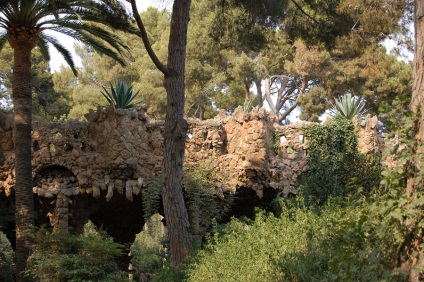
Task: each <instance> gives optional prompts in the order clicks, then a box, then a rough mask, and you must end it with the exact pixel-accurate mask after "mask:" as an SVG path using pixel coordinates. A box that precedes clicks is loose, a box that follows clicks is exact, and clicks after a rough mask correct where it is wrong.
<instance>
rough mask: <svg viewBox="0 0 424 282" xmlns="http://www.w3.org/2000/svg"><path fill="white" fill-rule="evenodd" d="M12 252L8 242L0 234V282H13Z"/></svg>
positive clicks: (13, 265) (4, 236) (0, 233)
mask: <svg viewBox="0 0 424 282" xmlns="http://www.w3.org/2000/svg"><path fill="white" fill-rule="evenodd" d="M13 257H14V252H13V249H12V246H11V245H10V242H9V240H8V239H7V238H6V235H4V234H3V233H2V232H0V281H15V264H14V262H13Z"/></svg>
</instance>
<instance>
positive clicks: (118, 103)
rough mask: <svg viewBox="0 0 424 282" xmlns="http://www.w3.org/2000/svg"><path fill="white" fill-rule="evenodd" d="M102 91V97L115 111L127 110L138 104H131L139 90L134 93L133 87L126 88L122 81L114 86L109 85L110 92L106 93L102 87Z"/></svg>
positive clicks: (126, 85)
mask: <svg viewBox="0 0 424 282" xmlns="http://www.w3.org/2000/svg"><path fill="white" fill-rule="evenodd" d="M103 90H104V91H101V93H102V94H103V96H104V97H105V98H106V99H107V100H108V102H109V103H111V104H113V105H114V106H115V108H117V109H128V108H131V107H134V106H135V105H136V104H138V103H140V102H138V103H132V101H133V100H134V98H135V97H137V95H138V93H139V92H140V90H139V91H137V92H136V93H134V92H133V86H132V85H131V86H128V84H127V83H126V82H125V81H123V80H118V81H117V82H116V83H115V86H114V85H113V84H112V83H110V91H108V90H107V89H106V88H105V87H103Z"/></svg>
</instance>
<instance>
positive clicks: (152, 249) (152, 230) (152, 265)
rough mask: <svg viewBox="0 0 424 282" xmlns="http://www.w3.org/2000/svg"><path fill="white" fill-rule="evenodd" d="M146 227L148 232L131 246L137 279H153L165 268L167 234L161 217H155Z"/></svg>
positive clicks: (136, 239) (138, 237)
mask: <svg viewBox="0 0 424 282" xmlns="http://www.w3.org/2000/svg"><path fill="white" fill-rule="evenodd" d="M146 226H148V227H147V230H144V231H142V232H141V233H139V234H138V235H137V237H136V238H135V241H134V243H133V244H132V246H131V254H132V255H133V258H132V261H131V262H132V266H133V269H134V274H135V277H140V276H144V277H146V278H148V277H151V276H152V275H153V274H154V273H156V272H157V271H159V270H160V269H161V268H162V267H163V265H164V261H165V255H166V252H165V250H166V248H165V245H166V244H165V239H166V234H164V232H163V226H162V222H161V216H160V215H159V214H155V215H153V216H152V217H151V218H150V219H149V220H148V221H147V224H146Z"/></svg>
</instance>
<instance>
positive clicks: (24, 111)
mask: <svg viewBox="0 0 424 282" xmlns="http://www.w3.org/2000/svg"><path fill="white" fill-rule="evenodd" d="M11 45H12V47H13V48H14V65H13V105H14V130H15V131H14V141H15V180H16V184H15V201H16V202H15V203H16V275H17V279H16V281H31V279H29V278H25V277H23V274H22V271H24V270H25V268H26V265H27V259H28V256H29V252H30V245H29V243H30V240H29V238H28V236H27V235H26V234H25V232H26V230H27V229H28V228H30V227H31V226H32V224H33V220H34V218H33V213H34V200H33V193H32V166H31V126H32V97H31V91H32V90H31V88H32V74H31V50H32V47H31V46H30V45H29V44H22V42H18V44H11Z"/></svg>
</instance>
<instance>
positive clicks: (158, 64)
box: [127, 0, 170, 75]
mask: <svg viewBox="0 0 424 282" xmlns="http://www.w3.org/2000/svg"><path fill="white" fill-rule="evenodd" d="M127 1H130V2H131V7H132V10H133V14H134V19H135V21H136V22H137V26H138V28H139V29H140V32H141V39H142V40H143V44H144V47H145V48H146V51H147V54H149V57H150V59H152V61H153V63H154V64H155V66H156V67H157V68H158V70H160V71H161V72H162V73H163V74H164V75H169V74H170V71H169V69H168V68H167V67H166V66H165V65H164V64H163V63H162V62H161V61H160V60H159V58H158V57H157V56H156V53H155V51H153V49H152V46H151V45H150V41H149V37H148V35H147V32H146V29H145V27H144V24H143V21H142V20H141V17H140V14H139V13H138V9H137V4H136V3H135V0H127Z"/></svg>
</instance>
